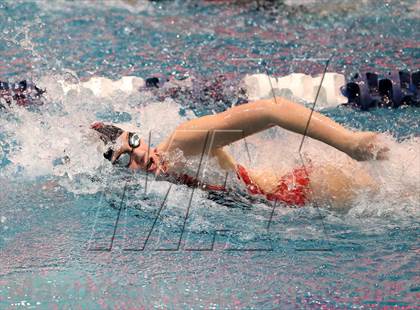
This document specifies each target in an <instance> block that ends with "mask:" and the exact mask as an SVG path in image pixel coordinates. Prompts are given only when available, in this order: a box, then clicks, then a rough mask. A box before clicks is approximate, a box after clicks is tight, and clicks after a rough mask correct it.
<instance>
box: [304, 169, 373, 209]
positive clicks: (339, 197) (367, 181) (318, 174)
mask: <svg viewBox="0 0 420 310" xmlns="http://www.w3.org/2000/svg"><path fill="white" fill-rule="evenodd" d="M347 168H351V169H346V170H347V171H348V173H345V172H344V170H343V169H340V168H338V167H334V166H332V165H324V166H321V167H314V169H313V171H312V172H311V173H310V180H311V181H310V182H311V183H310V188H311V191H312V193H311V195H310V200H311V201H314V202H316V203H318V204H319V205H320V206H329V207H331V208H333V209H348V208H349V207H350V206H351V203H352V201H353V200H354V199H355V198H357V196H358V195H361V194H362V193H363V194H368V195H369V196H373V195H375V194H376V193H377V192H378V191H379V185H378V183H377V182H376V181H375V180H374V179H373V177H372V176H371V175H369V173H367V172H366V171H365V170H363V169H361V168H360V167H356V166H355V165H352V166H351V167H347ZM349 171H351V174H350V173H349Z"/></svg>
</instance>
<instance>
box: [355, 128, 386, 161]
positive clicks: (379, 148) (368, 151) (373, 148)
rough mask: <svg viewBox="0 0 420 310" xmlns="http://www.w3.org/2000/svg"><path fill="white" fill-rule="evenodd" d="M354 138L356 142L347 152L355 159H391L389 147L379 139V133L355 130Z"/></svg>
mask: <svg viewBox="0 0 420 310" xmlns="http://www.w3.org/2000/svg"><path fill="white" fill-rule="evenodd" d="M354 138H355V139H354V142H353V143H352V144H351V147H350V150H349V151H348V152H347V154H348V155H349V156H350V157H352V158H353V159H355V160H358V161H365V160H372V159H374V160H387V159H389V148H388V147H387V146H385V145H383V143H381V141H379V140H380V139H379V138H380V135H379V134H378V133H375V132H369V131H368V132H355V133H354Z"/></svg>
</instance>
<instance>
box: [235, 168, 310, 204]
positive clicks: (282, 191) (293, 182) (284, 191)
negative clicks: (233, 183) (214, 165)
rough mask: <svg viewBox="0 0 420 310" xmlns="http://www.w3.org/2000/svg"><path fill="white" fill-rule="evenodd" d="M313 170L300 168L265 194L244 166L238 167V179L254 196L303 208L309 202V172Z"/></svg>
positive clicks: (283, 177)
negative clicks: (262, 196)
mask: <svg viewBox="0 0 420 310" xmlns="http://www.w3.org/2000/svg"><path fill="white" fill-rule="evenodd" d="M310 170H311V168H310V167H309V168H305V167H303V166H302V167H298V168H295V169H293V170H292V171H291V172H289V173H288V174H286V175H284V176H282V177H281V179H280V180H279V183H278V184H277V187H276V189H275V190H274V192H272V193H266V192H264V191H263V190H262V189H261V188H260V187H259V186H258V185H257V184H256V183H255V182H254V181H253V180H252V179H251V177H250V176H249V173H248V171H247V170H246V169H245V167H244V166H242V165H237V166H236V175H237V176H238V179H240V180H242V181H243V182H244V183H245V186H246V188H247V189H248V192H249V193H250V194H253V195H264V196H265V197H266V198H267V200H270V201H282V202H284V203H286V204H288V205H295V206H299V207H302V206H303V205H305V203H306V202H307V200H308V198H307V196H308V194H309V193H310V188H309V175H308V174H309V172H310Z"/></svg>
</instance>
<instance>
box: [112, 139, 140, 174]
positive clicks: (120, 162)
mask: <svg viewBox="0 0 420 310" xmlns="http://www.w3.org/2000/svg"><path fill="white" fill-rule="evenodd" d="M140 144H141V139H140V136H139V135H138V134H137V133H134V132H129V133H128V145H129V146H130V147H131V151H130V152H125V153H122V154H121V155H120V156H118V158H117V159H116V160H115V161H114V162H113V163H112V164H113V165H116V166H120V167H128V166H130V164H131V158H132V154H133V151H134V149H136V148H138V147H139V146H140ZM113 155H114V150H112V149H111V148H110V149H108V151H106V152H105V153H104V157H105V158H106V159H108V160H109V161H111V160H112V157H113Z"/></svg>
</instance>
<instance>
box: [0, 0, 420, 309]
mask: <svg viewBox="0 0 420 310" xmlns="http://www.w3.org/2000/svg"><path fill="white" fill-rule="evenodd" d="M307 2H310V3H309V4H306V3H307ZM302 3H305V4H304V5H303V6H301V7H296V6H276V5H274V6H273V5H267V6H266V7H264V8H261V7H260V8H258V7H257V5H256V3H255V2H251V1H250V2H249V3H246V4H241V5H239V4H238V5H236V4H223V3H221V4H220V3H211V2H202V3H196V2H193V1H186V2H184V1H173V2H169V1H161V2H153V3H149V2H137V4H135V5H132V4H130V1H127V2H124V1H112V2H111V1H109V2H101V3H99V2H92V3H91V2H82V1H75V2H64V1H57V2H50V1H23V0H21V1H13V2H11V1H6V2H1V3H0V26H1V27H0V28H1V29H2V30H1V32H0V43H1V44H0V55H1V57H0V80H5V79H6V80H11V81H12V80H13V81H16V80H19V79H24V78H31V79H33V80H34V81H35V82H36V83H39V84H40V85H42V86H43V87H46V88H47V95H46V99H45V102H44V105H42V106H39V107H35V108H29V109H27V108H19V107H12V108H10V109H8V110H0V231H1V234H0V308H2V309H3V308H4V309H13V308H17V307H27V308H40V309H50V308H53V309H54V308H58V309H73V308H82V309H96V308H98V309H101V308H105V309H107V308H115V309H134V308H135V309H138V308H146V309H149V308H157V309H160V308H163V309H166V308H169V309H190V308H191V309H200V308H204V309H242V308H246V309H292V308H303V309H312V308H313V309H320V308H323V309H335V308H340V309H343V308H361V309H377V308H386V307H389V308H390V307H394V306H395V307H400V308H402V307H406V309H414V308H416V307H418V306H419V305H418V299H419V298H418V297H419V289H420V287H419V276H418V269H419V264H418V253H419V252H418V251H419V250H418V241H419V240H418V235H419V220H418V219H419V201H420V197H419V195H418V193H419V192H420V191H419V184H420V179H419V176H420V149H419V140H418V139H419V138H418V137H419V135H420V128H419V117H420V115H419V113H420V112H419V111H420V110H419V109H416V108H400V109H397V110H388V109H382V110H379V109H378V110H373V111H370V112H360V111H357V110H352V109H349V108H346V107H337V108H329V109H325V110H322V113H324V114H326V115H328V116H330V117H332V118H334V119H335V120H336V121H338V122H340V123H342V124H344V125H345V126H348V127H352V128H355V129H363V130H376V131H380V132H383V133H385V134H386V136H387V139H388V141H389V143H390V144H391V145H392V146H393V152H392V153H391V158H390V160H389V161H388V162H385V163H383V162H379V163H363V164H361V165H362V166H363V167H364V168H366V169H368V170H369V171H370V172H371V173H372V174H374V175H375V176H376V177H377V178H378V179H379V180H380V184H381V193H380V194H379V196H378V197H376V198H372V199H370V198H367V197H366V196H365V195H364V193H360V197H359V199H358V201H357V202H355V203H354V204H353V205H352V207H351V208H350V210H347V211H346V212H337V211H332V210H330V208H329V206H308V207H306V208H302V209H289V208H284V207H282V206H277V207H275V208H273V205H271V204H269V203H267V202H265V201H262V200H257V199H255V198H254V199H253V198H251V197H247V196H246V195H242V194H241V193H231V194H229V195H227V196H220V195H216V194H211V193H210V194H209V193H207V192H203V191H200V190H195V191H193V190H192V189H189V188H186V187H185V186H180V185H172V186H171V185H170V184H169V183H167V182H153V180H152V179H151V178H150V176H149V177H148V178H147V180H146V176H145V175H143V174H135V175H132V174H130V173H127V172H126V171H122V170H115V169H113V168H112V167H110V165H109V163H107V162H105V161H104V160H103V159H102V157H101V154H100V152H98V144H95V142H92V141H94V140H92V136H91V135H90V134H89V130H87V129H86V128H87V127H88V125H89V124H90V123H91V122H92V121H95V120H107V121H110V120H112V121H117V122H130V123H132V124H136V125H137V126H139V127H141V128H142V129H144V130H145V132H147V131H148V130H149V129H151V130H155V129H156V128H161V131H163V132H159V131H158V132H156V130H155V131H153V135H154V137H156V139H159V138H162V136H164V135H165V133H167V131H170V129H171V128H173V126H174V125H176V124H177V123H179V122H180V121H182V120H185V119H187V118H188V117H193V116H194V113H195V114H200V115H202V114H208V113H212V111H217V110H223V109H225V108H227V107H228V106H229V105H230V104H231V103H232V102H235V100H236V96H237V95H238V93H239V91H237V89H238V88H239V84H240V79H241V78H242V77H243V75H244V74H247V73H250V74H253V73H258V72H263V73H266V72H268V73H269V74H273V75H276V76H282V75H286V74H289V73H292V72H302V73H306V74H312V75H314V74H317V73H320V72H322V71H323V69H324V65H325V61H326V59H327V58H329V57H331V55H335V56H334V57H333V58H332V59H331V63H330V67H329V71H334V72H340V73H343V74H346V75H347V76H348V75H350V74H352V73H354V72H357V71H358V70H375V71H377V72H379V73H385V72H387V71H388V70H395V69H409V70H416V69H418V68H419V67H420V62H419V54H420V50H419V47H418V46H419V44H418V42H419V34H418V29H419V27H420V22H419V19H418V14H419V7H418V4H416V1H402V2H399V3H383V2H381V1H372V2H368V3H365V2H361V3H354V1H342V2H340V4H337V2H336V1H302ZM127 75H136V76H140V77H148V76H150V75H159V76H165V77H171V78H177V79H183V78H186V77H194V78H195V79H196V83H198V84H200V85H205V84H206V83H207V81H214V80H215V79H216V80H217V76H220V75H223V76H225V77H227V78H226V79H227V81H226V83H225V84H224V85H225V86H224V88H223V89H222V93H223V95H224V100H222V102H219V101H215V100H212V99H211V98H210V99H209V98H207V97H206V96H204V95H202V94H198V95H193V96H181V97H178V98H175V99H174V100H172V99H170V98H169V99H168V98H166V100H165V101H163V102H162V101H161V100H157V99H156V94H150V93H148V92H139V93H137V94H134V95H130V96H123V95H121V96H119V97H111V98H105V99H99V98H96V97H95V96H93V95H92V94H89V93H81V94H74V93H73V94H70V93H69V94H67V95H64V94H63V92H62V91H60V87H59V85H58V82H57V81H59V80H66V81H71V82H74V81H77V80H78V79H80V80H86V79H88V78H90V77H92V76H102V77H109V78H120V77H121V76H127ZM226 85H228V86H226ZM230 86H232V89H234V90H232V89H231V88H230ZM200 89H202V88H200ZM198 99H199V100H198ZM156 113H157V114H156ZM150 115H155V117H154V118H151V117H148V116H150ZM156 115H157V116H156ZM259 138H261V140H258V139H256V140H252V139H250V141H249V144H250V151H251V157H252V158H251V162H253V163H258V162H261V161H262V159H263V158H264V157H262V155H261V154H260V151H259V150H261V149H263V150H264V151H267V152H269V151H271V152H270V153H269V154H273V155H272V157H273V160H274V161H277V160H285V161H287V160H289V162H288V164H290V162H292V163H294V164H296V160H297V158H298V156H297V146H298V145H299V142H300V140H299V138H298V137H295V136H290V135H288V134H286V133H284V132H282V131H270V132H268V133H267V134H266V135H262V136H259ZM280 146H281V148H280ZM286 146H287V147H286ZM242 147H243V146H237V147H236V148H235V149H234V150H233V151H234V153H235V154H236V155H237V156H238V159H239V160H243V161H245V160H247V159H246V156H245V155H244V153H245V152H244V149H243V148H242ZM279 148H280V149H279ZM304 151H308V152H309V155H313V156H314V157H315V158H316V159H317V160H321V159H320V158H318V157H316V154H318V153H319V152H320V154H321V155H320V157H323V158H322V160H324V161H327V162H329V163H331V162H336V161H337V158H341V157H340V154H337V153H336V152H334V151H332V150H330V149H328V148H326V147H324V146H320V145H317V144H311V143H310V144H309V145H308V146H307V147H306V148H305V149H304ZM65 156H69V158H70V164H68V165H64V164H62V159H63V158H64V157H65ZM262 163H264V162H262ZM191 195H192V198H191ZM165 197H166V199H165ZM190 198H191V203H190V204H189V202H190ZM164 202H165V203H164ZM187 212H188V218H187V217H186V215H187Z"/></svg>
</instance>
